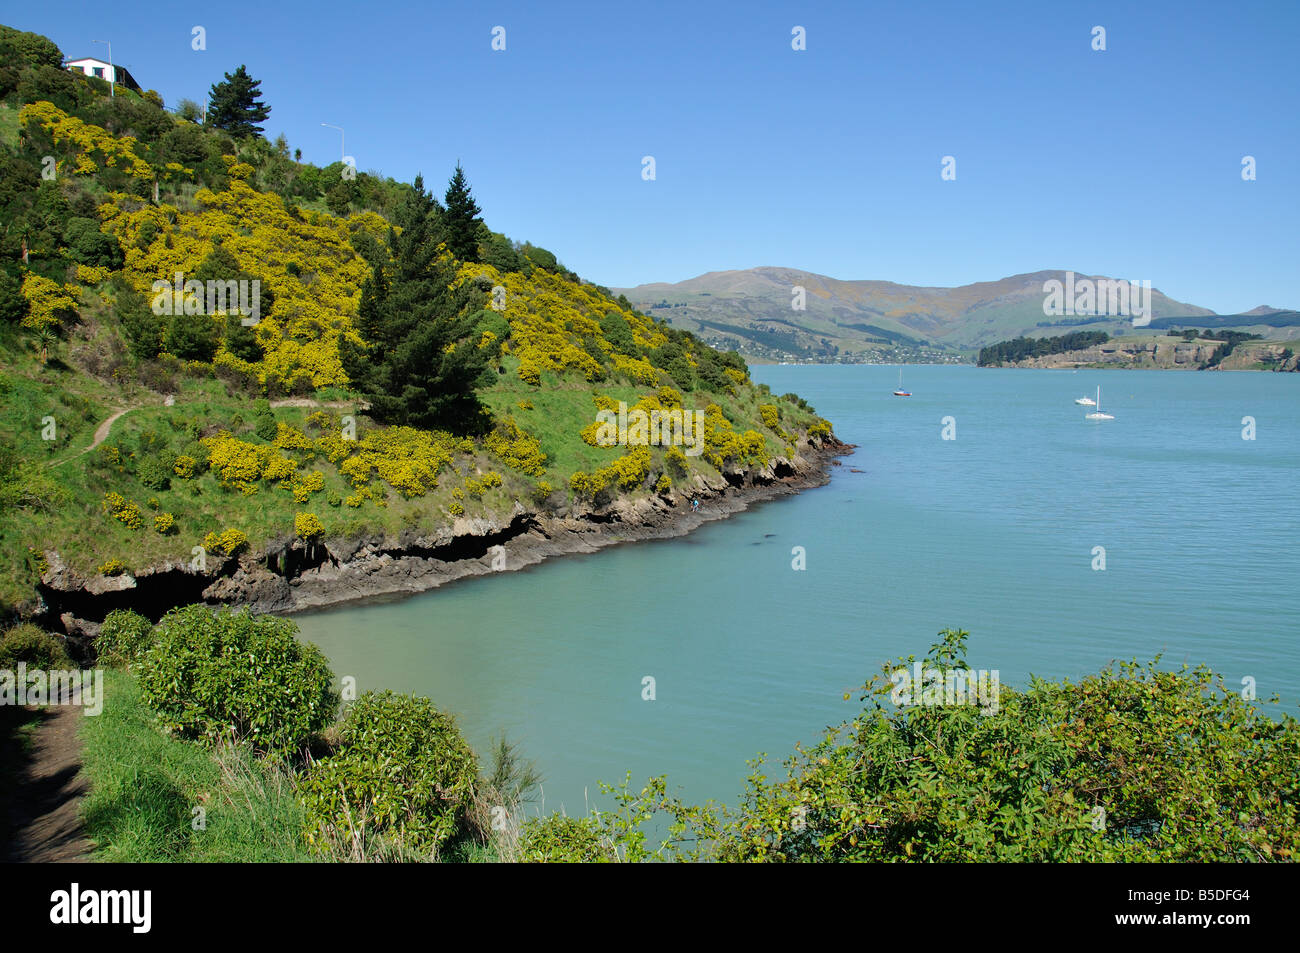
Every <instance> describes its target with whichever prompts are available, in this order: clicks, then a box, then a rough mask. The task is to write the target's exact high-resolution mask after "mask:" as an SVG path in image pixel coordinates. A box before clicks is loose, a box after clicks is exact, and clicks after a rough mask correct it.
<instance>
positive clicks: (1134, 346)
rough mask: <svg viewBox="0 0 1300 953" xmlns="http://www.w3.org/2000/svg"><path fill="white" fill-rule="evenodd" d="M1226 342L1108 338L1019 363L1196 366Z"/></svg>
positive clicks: (1031, 365)
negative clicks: (1120, 339)
mask: <svg viewBox="0 0 1300 953" xmlns="http://www.w3.org/2000/svg"><path fill="white" fill-rule="evenodd" d="M1222 346H1223V344H1222V343H1221V342H1218V341H1200V342H1192V343H1187V342H1185V341H1181V340H1177V339H1174V338H1151V339H1148V340H1143V341H1134V342H1118V341H1107V342H1106V343H1105V344H1096V345H1094V346H1092V347H1086V348H1081V349H1080V350H1077V351H1065V352H1064V353H1062V354H1047V355H1044V356H1043V357H1033V358H1027V359H1026V360H1023V361H1017V362H1016V365H1015V366H1016V367H1088V366H1093V365H1103V366H1105V365H1113V366H1115V367H1173V368H1190V369H1193V370H1195V369H1196V368H1199V367H1200V366H1201V365H1202V364H1204V363H1205V362H1206V361H1208V360H1209V359H1210V358H1211V357H1212V356H1213V355H1214V352H1215V351H1216V350H1218V349H1219V348H1220V347H1222Z"/></svg>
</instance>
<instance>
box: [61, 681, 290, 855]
mask: <svg viewBox="0 0 1300 953" xmlns="http://www.w3.org/2000/svg"><path fill="white" fill-rule="evenodd" d="M104 675H105V678H104V682H105V689H104V690H105V698H106V700H105V705H104V710H103V712H102V713H101V714H100V715H98V716H97V717H94V718H87V719H85V721H84V725H83V727H82V729H81V730H82V739H83V741H84V744H85V747H84V750H83V753H82V757H83V762H84V770H85V772H86V776H87V779H88V780H89V782H90V793H89V794H88V795H87V797H86V799H85V802H84V803H83V805H82V812H83V816H84V818H85V823H86V833H87V835H88V836H89V837H90V839H91V840H92V841H93V842H94V844H95V845H96V846H95V851H94V854H93V857H94V859H96V860H102V861H112V862H158V861H167V862H191V863H193V862H234V861H238V862H243V863H249V862H254V863H257V862H293V861H297V862H302V861H310V860H314V859H315V858H314V857H313V856H312V855H311V854H309V853H308V851H307V848H306V845H305V844H304V843H303V841H302V836H301V832H302V824H303V811H302V807H301V805H300V804H299V803H298V800H297V798H296V797H295V796H294V788H293V782H292V779H291V777H290V776H289V775H288V774H287V773H285V772H283V771H282V770H281V769H278V768H276V767H274V766H273V765H270V764H268V763H266V762H264V761H262V760H261V759H258V758H256V757H254V756H253V755H251V754H250V753H249V752H248V751H247V750H245V749H240V748H223V749H209V748H205V747H203V746H202V745H199V744H196V743H193V742H187V741H181V740H178V739H176V738H172V737H169V736H167V735H164V734H163V733H162V732H161V731H160V730H159V729H158V727H157V722H156V720H155V718H154V716H153V714H152V712H150V710H149V709H148V708H147V707H146V706H145V704H144V702H143V701H142V700H141V697H140V688H139V685H138V684H137V683H136V681H135V679H134V678H133V677H132V676H131V675H130V674H129V673H128V672H125V671H120V670H108V671H106V672H105V673H104ZM198 807H202V808H203V810H204V813H205V815H206V816H205V818H204V820H205V824H206V829H204V830H195V829H194V820H195V814H194V809H195V808H198Z"/></svg>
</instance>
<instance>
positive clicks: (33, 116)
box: [18, 102, 154, 182]
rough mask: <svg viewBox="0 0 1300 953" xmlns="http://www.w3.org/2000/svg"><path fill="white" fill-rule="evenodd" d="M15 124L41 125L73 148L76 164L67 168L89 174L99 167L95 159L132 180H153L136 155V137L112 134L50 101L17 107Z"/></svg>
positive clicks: (59, 143)
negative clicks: (71, 114)
mask: <svg viewBox="0 0 1300 953" xmlns="http://www.w3.org/2000/svg"><path fill="white" fill-rule="evenodd" d="M18 123H19V125H21V126H23V127H25V128H31V127H32V126H40V127H41V128H42V129H44V130H45V131H46V132H47V133H49V135H50V137H51V138H52V139H53V140H54V144H55V145H56V146H61V147H64V148H69V149H74V150H76V152H77V156H76V164H75V165H74V166H73V168H72V169H71V170H66V171H71V172H72V173H74V174H77V175H88V174H90V173H93V172H95V171H96V169H98V165H96V160H98V161H99V162H101V163H103V164H104V165H107V166H113V167H115V168H120V169H121V170H122V171H123V172H125V173H126V174H127V175H129V176H131V177H132V178H134V179H139V180H141V181H144V182H152V181H153V177H154V174H153V169H151V168H150V167H149V164H148V163H147V162H145V161H144V160H143V159H141V158H140V157H139V156H137V155H136V154H135V151H134V150H135V143H136V140H135V138H134V137H132V136H114V135H113V134H112V133H110V132H108V131H107V130H106V129H103V128H101V127H99V126H92V125H91V124H90V123H88V122H83V121H82V120H80V119H78V118H77V117H76V116H69V115H68V114H67V113H65V112H64V111H63V110H62V109H59V108H58V107H57V106H55V105H54V104H53V103H49V102H37V103H28V104H27V105H26V106H24V107H23V108H22V109H21V110H19V112H18Z"/></svg>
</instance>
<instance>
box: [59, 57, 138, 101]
mask: <svg viewBox="0 0 1300 953" xmlns="http://www.w3.org/2000/svg"><path fill="white" fill-rule="evenodd" d="M63 67H64V69H69V70H72V72H74V73H83V74H84V75H86V76H95V77H98V78H99V79H102V80H107V81H108V82H110V83H116V84H117V85H118V86H125V87H126V88H127V89H134V90H135V91H136V92H137V93H138V92H139V91H140V84H139V83H137V82H136V81H135V77H134V76H132V75H131V74H130V73H129V72H128V71H127V69H126V67H125V66H114V65H113V64H111V63H105V62H104V61H103V60H99V59H95V57H93V56H85V57H82V58H81V59H79V60H65V61H64V63H63Z"/></svg>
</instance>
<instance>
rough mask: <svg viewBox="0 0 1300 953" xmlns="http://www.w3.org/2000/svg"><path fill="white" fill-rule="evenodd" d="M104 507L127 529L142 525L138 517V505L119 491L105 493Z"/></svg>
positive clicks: (142, 522) (137, 527)
mask: <svg viewBox="0 0 1300 953" xmlns="http://www.w3.org/2000/svg"><path fill="white" fill-rule="evenodd" d="M104 509H105V510H107V511H108V512H109V513H111V514H112V516H113V518H114V519H115V520H117V521H119V522H120V523H122V524H123V525H124V526H126V528H127V529H139V528H140V527H141V526H143V525H144V521H143V520H142V519H141V517H140V507H138V506H136V505H135V504H134V503H132V502H130V501H129V500H127V499H126V498H125V497H124V496H122V494H121V493H105V494H104Z"/></svg>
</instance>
